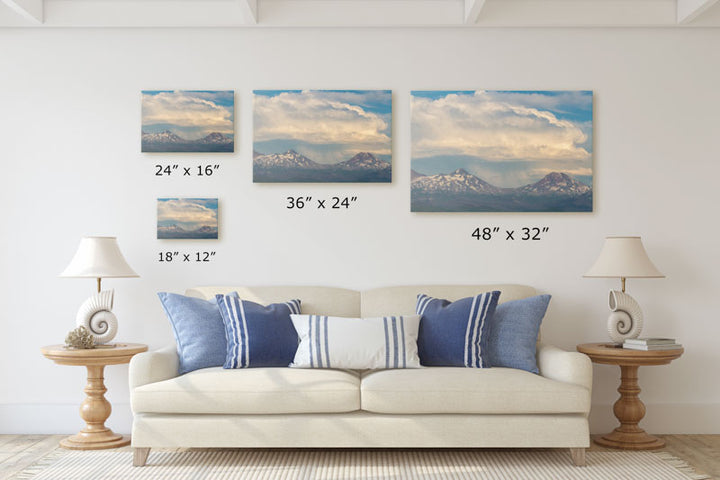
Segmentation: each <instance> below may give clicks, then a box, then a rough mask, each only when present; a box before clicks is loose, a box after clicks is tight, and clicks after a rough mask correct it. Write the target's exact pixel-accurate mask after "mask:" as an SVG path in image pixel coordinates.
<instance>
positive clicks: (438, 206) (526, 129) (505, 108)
mask: <svg viewBox="0 0 720 480" xmlns="http://www.w3.org/2000/svg"><path fill="white" fill-rule="evenodd" d="M592 153H593V94H592V92H590V91H486V90H478V91H414V92H412V162H411V163H412V170H411V185H412V186H411V200H412V207H411V209H412V211H414V212H591V211H592V208H593V189H592V185H593V171H592V157H593V155H592Z"/></svg>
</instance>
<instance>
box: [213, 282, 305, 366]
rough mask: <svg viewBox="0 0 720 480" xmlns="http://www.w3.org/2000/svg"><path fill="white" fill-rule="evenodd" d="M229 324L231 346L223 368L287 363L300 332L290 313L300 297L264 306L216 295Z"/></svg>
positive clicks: (290, 360)
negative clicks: (297, 331) (296, 329)
mask: <svg viewBox="0 0 720 480" xmlns="http://www.w3.org/2000/svg"><path fill="white" fill-rule="evenodd" d="M215 298H216V299H217V303H218V306H219V307H220V313H221V314H222V317H223V323H224V324H225V338H226V339H227V350H226V353H225V364H224V365H223V368H252V367H287V366H288V365H289V364H290V362H292V360H293V357H294V356H295V350H297V346H298V336H297V333H296V332H295V328H294V327H293V324H292V321H291V320H290V315H291V314H293V313H300V300H290V301H289V302H285V303H273V304H271V305H268V306H263V305H260V304H258V303H254V302H250V301H248V300H241V299H240V298H239V297H237V296H236V295H216V296H215Z"/></svg>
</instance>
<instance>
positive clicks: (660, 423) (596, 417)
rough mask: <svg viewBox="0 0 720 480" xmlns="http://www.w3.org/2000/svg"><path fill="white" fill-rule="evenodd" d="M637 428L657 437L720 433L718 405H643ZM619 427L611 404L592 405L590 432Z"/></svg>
mask: <svg viewBox="0 0 720 480" xmlns="http://www.w3.org/2000/svg"><path fill="white" fill-rule="evenodd" d="M645 408H646V413H645V418H643V420H642V421H641V422H640V426H641V427H642V428H644V429H645V430H647V431H648V432H650V433H656V434H663V433H666V434H673V433H674V434H683V433H694V434H720V404H717V403H698V404H695V403H658V404H654V405H647V404H646V405H645ZM617 426H618V421H617V419H615V415H614V414H613V407H612V405H593V406H592V410H591V411H590V433H606V432H609V431H611V430H612V429H614V428H615V427H617Z"/></svg>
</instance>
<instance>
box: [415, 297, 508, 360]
mask: <svg viewBox="0 0 720 480" xmlns="http://www.w3.org/2000/svg"><path fill="white" fill-rule="evenodd" d="M499 298H500V292H499V291H493V292H486V293H481V294H479V295H475V296H474V297H467V298H462V299H460V300H457V301H455V302H449V301H447V300H441V299H438V298H433V297H430V296H428V295H425V294H420V295H418V297H417V305H416V312H417V313H418V314H419V315H421V316H422V319H421V320H420V329H419V332H418V354H419V356H420V363H421V364H422V365H425V366H445V367H470V368H485V367H489V366H490V362H489V361H488V354H487V339H488V336H489V321H490V319H491V318H492V316H493V314H494V313H495V307H497V302H498V299H499Z"/></svg>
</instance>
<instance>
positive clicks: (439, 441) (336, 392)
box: [130, 285, 592, 466]
mask: <svg viewBox="0 0 720 480" xmlns="http://www.w3.org/2000/svg"><path fill="white" fill-rule="evenodd" d="M489 290H500V291H501V292H502V294H501V296H500V302H501V303H502V302H505V301H509V300H515V299H519V298H525V297H529V296H532V295H535V290H534V289H533V288H531V287H527V286H521V285H462V286H449V285H445V286H437V285H434V286H429V285H420V286H401V287H388V288H379V289H374V290H367V291H362V292H359V291H354V290H346V289H340V288H326V287H302V286H300V287H233V286H225V287H199V288H193V289H190V290H188V291H187V292H186V294H187V295H191V296H195V297H201V298H206V299H209V298H212V297H213V296H214V295H215V294H216V293H228V292H232V291H237V292H238V293H239V294H240V297H241V298H243V299H247V300H251V301H254V302H258V303H262V304H268V303H273V302H281V301H286V300H288V299H291V298H299V299H300V300H301V301H302V311H303V313H310V314H326V315H335V316H348V317H359V316H364V317H371V316H383V315H391V314H397V315H400V314H413V313H414V309H415V299H416V295H417V294H418V293H426V294H428V295H431V296H434V297H438V298H447V299H449V300H457V299H459V298H463V297H467V296H472V295H475V294H477V293H480V292H484V291H489ZM537 360H538V366H539V369H540V375H535V374H532V373H528V372H525V371H522V370H515V369H509V368H487V369H471V368H454V367H428V368H420V369H407V370H378V371H360V372H358V371H347V370H320V369H295V368H251V369H237V370H224V369H223V368H222V367H216V368H206V369H201V370H196V371H194V372H190V373H187V374H185V375H181V376H178V373H177V372H178V357H177V352H176V349H175V346H174V345H173V346H171V347H169V348H166V349H163V350H159V351H154V352H147V353H142V354H140V355H137V356H135V357H134V358H133V359H132V362H131V363H130V390H131V403H132V409H133V413H134V421H133V431H132V446H133V448H134V464H135V465H138V466H142V465H144V464H145V462H146V460H147V456H148V454H149V452H150V449H151V448H177V447H223V448H232V447H235V448H271V447H286V448H287V447H310V448H327V447H335V448H338V447H340V448H397V447H401V448H474V447H496V448H497V447H501V448H502V447H544V448H548V447H550V448H569V449H571V450H570V452H571V454H572V459H573V461H574V462H575V464H577V465H582V464H584V454H585V448H586V447H588V446H589V442H590V439H589V431H588V420H587V416H588V413H589V411H590V390H591V386H592V366H591V362H590V360H589V359H588V358H587V357H586V356H585V355H582V354H579V353H576V352H566V351H563V350H560V349H558V348H556V347H553V346H549V345H544V344H542V343H539V344H538V352H537Z"/></svg>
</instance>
